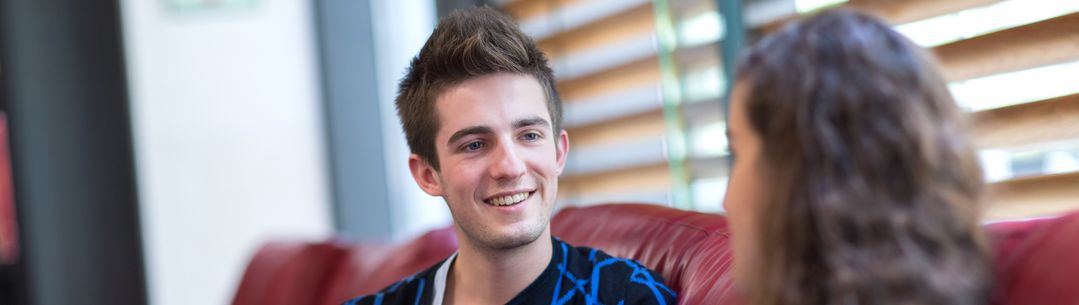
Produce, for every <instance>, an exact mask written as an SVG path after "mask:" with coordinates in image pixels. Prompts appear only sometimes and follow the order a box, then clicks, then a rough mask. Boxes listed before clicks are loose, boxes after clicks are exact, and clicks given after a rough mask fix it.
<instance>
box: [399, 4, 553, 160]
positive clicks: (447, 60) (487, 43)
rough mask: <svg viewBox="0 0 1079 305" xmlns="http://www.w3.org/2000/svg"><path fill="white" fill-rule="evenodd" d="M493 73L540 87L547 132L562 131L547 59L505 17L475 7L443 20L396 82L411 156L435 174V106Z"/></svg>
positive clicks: (487, 8)
mask: <svg viewBox="0 0 1079 305" xmlns="http://www.w3.org/2000/svg"><path fill="white" fill-rule="evenodd" d="M494 73H514V74H522V75H530V76H532V77H534V78H535V79H536V80H537V81H539V84H540V86H541V87H542V88H543V91H544V95H545V96H546V99H547V111H548V112H549V113H550V116H551V121H552V122H551V125H552V126H551V127H552V129H553V130H554V132H555V133H557V132H559V131H561V130H562V129H561V128H562V127H561V126H562V124H561V123H562V101H561V100H560V99H559V97H558V92H557V91H556V89H555V80H554V75H553V73H552V71H551V68H550V67H548V66H547V57H546V56H545V55H544V54H543V52H541V51H540V49H539V47H537V46H536V43H535V42H534V41H533V40H532V39H531V38H529V37H528V36H527V35H525V34H524V33H523V32H521V30H520V29H519V28H518V27H517V24H516V23H515V22H514V21H513V20H511V19H510V18H509V17H508V16H506V15H505V14H502V13H501V12H498V11H496V10H494V9H492V8H489V7H486V6H484V7H474V8H470V9H465V10H457V11H454V12H452V13H450V14H449V15H447V16H445V17H443V18H442V20H440V21H439V22H438V26H437V27H436V28H435V30H434V32H433V33H431V37H430V38H428V39H427V43H426V44H424V45H423V49H421V50H420V53H419V54H418V55H416V57H415V58H413V59H412V63H411V64H410V65H409V68H408V72H407V73H406V75H405V77H404V79H402V80H401V84H400V87H399V89H398V92H397V100H396V103H397V115H398V116H400V117H401V125H403V127H404V130H405V137H406V138H407V140H408V146H409V148H410V149H411V151H412V153H414V154H417V155H419V156H420V157H421V158H423V159H424V160H425V161H427V162H428V163H429V164H431V166H432V167H434V169H435V170H439V162H438V153H437V150H436V149H435V135H436V134H438V130H439V128H440V121H439V113H438V109H437V108H436V107H435V102H436V101H437V100H438V97H439V96H440V95H441V94H442V92H444V91H445V90H446V89H447V88H449V87H452V86H454V85H457V84H460V83H461V82H464V81H467V80H469V79H472V78H475V77H479V76H484V75H489V74H494ZM443 115H468V114H467V113H446V114H443Z"/></svg>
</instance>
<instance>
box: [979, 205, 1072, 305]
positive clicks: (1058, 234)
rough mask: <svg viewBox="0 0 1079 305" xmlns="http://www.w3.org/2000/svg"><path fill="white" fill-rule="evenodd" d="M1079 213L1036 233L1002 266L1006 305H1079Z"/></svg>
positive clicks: (1000, 280) (1001, 290) (1002, 293)
mask: <svg viewBox="0 0 1079 305" xmlns="http://www.w3.org/2000/svg"><path fill="white" fill-rule="evenodd" d="M1077 261H1079V213H1071V214H1068V215H1065V216H1062V217H1060V218H1057V219H1054V220H1052V221H1050V222H1048V223H1046V224H1044V225H1039V226H1037V227H1036V228H1035V229H1033V230H1032V231H1031V232H1030V234H1029V235H1028V236H1027V237H1026V239H1025V240H1023V241H1022V242H1020V243H1019V244H1018V245H1016V246H1015V249H1014V250H1012V251H1011V253H1010V254H1009V255H1007V256H1006V257H1001V258H1000V260H999V263H998V266H1000V272H999V273H998V276H999V278H998V281H997V285H998V287H997V291H998V296H999V297H1002V298H1003V299H1004V300H1005V301H1004V302H1003V303H1005V304H1022V305H1043V304H1079V263H1077Z"/></svg>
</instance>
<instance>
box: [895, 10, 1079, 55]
mask: <svg viewBox="0 0 1079 305" xmlns="http://www.w3.org/2000/svg"><path fill="white" fill-rule="evenodd" d="M1076 11H1079V1H1075V0H1022V1H1019V0H1011V1H1004V2H1000V3H997V4H993V5H988V6H983V7H978V8H972V9H969V10H964V11H960V12H955V13H951V14H947V15H942V16H938V17H933V18H928V19H924V20H919V21H914V22H911V23H907V24H903V25H899V26H897V27H896V30H897V31H899V32H900V33H903V35H906V36H907V37H909V38H910V40H912V41H914V42H915V43H917V44H919V45H922V46H924V47H933V46H938V45H942V44H945V43H949V42H953V41H956V40H960V39H965V38H969V37H974V36H979V35H983V34H987V33H991V32H995V31H998V30H1002V29H1007V28H1011V27H1015V26H1019V25H1023V24H1027V23H1033V22H1038V21H1042V20H1045V19H1049V18H1053V17H1057V16H1062V15H1067V14H1070V13H1073V12H1076Z"/></svg>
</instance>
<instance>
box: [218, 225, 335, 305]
mask: <svg viewBox="0 0 1079 305" xmlns="http://www.w3.org/2000/svg"><path fill="white" fill-rule="evenodd" d="M344 254H345V249H344V248H343V247H339V246H337V245H335V244H331V243H307V242H293V241H278V242H271V243H268V244H266V245H265V246H263V247H262V248H260V249H259V250H258V252H256V254H255V256H254V257H253V258H252V259H251V262H250V263H249V264H248V266H247V269H246V271H245V272H244V275H243V279H242V280H241V281H240V287H239V288H238V289H237V290H236V295H235V297H234V298H233V300H232V304H235V305H240V304H262V305H276V304H280V305H292V304H314V302H318V297H319V296H320V295H321V294H320V293H321V291H322V290H323V288H324V286H325V284H326V282H325V280H326V279H327V278H328V277H329V274H331V270H333V269H334V266H335V265H336V263H337V261H338V259H339V258H340V257H341V256H342V255H344Z"/></svg>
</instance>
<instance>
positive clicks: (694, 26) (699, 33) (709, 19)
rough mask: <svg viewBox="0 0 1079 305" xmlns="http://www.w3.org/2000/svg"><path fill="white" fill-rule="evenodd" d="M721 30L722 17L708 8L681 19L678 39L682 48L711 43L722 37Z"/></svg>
mask: <svg viewBox="0 0 1079 305" xmlns="http://www.w3.org/2000/svg"><path fill="white" fill-rule="evenodd" d="M723 30H724V28H723V17H722V16H720V15H719V12H716V11H711V10H710V11H706V12H704V13H701V14H698V15H696V16H693V17H690V18H688V19H686V20H685V21H682V23H681V24H680V25H679V26H678V40H679V43H680V46H681V47H683V48H684V47H692V46H698V45H702V44H706V43H712V42H716V41H719V39H720V38H722V36H723Z"/></svg>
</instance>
